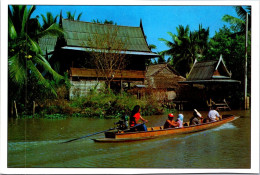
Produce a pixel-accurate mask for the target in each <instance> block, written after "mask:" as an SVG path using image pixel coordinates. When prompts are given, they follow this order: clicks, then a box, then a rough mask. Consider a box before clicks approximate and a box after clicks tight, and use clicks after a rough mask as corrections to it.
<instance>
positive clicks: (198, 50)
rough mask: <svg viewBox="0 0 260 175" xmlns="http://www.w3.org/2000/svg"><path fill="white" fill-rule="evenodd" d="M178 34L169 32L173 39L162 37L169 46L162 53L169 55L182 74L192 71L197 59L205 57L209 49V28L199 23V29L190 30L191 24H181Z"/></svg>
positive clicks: (171, 61)
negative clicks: (184, 25)
mask: <svg viewBox="0 0 260 175" xmlns="http://www.w3.org/2000/svg"><path fill="white" fill-rule="evenodd" d="M176 29H177V35H175V34H172V33H171V32H168V34H169V35H170V36H171V38H172V41H168V40H166V39H163V38H160V39H159V40H161V41H164V42H165V44H166V45H167V46H168V47H169V49H168V50H165V51H162V55H169V56H170V60H168V61H167V62H170V64H171V65H172V66H173V68H174V69H175V70H177V71H178V72H179V73H180V74H181V75H182V76H186V74H187V73H188V72H189V71H190V68H191V66H192V65H193V63H194V61H195V59H198V58H203V56H204V55H205V52H206V51H207V46H208V39H209V28H207V29H204V28H202V25H199V30H198V31H194V32H190V29H189V26H186V27H185V28H184V27H183V26H182V25H179V27H177V28H176Z"/></svg>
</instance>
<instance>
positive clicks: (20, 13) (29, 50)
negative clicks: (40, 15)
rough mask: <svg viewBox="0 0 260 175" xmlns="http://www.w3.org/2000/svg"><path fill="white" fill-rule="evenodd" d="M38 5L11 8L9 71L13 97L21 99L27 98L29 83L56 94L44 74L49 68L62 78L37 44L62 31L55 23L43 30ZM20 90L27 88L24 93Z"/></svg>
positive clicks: (56, 76)
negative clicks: (35, 12) (35, 13)
mask: <svg viewBox="0 0 260 175" xmlns="http://www.w3.org/2000/svg"><path fill="white" fill-rule="evenodd" d="M35 9H36V7H35V6H31V7H30V8H29V9H27V6H23V5H13V6H9V8H8V39H9V42H8V73H9V83H11V84H12V86H10V87H11V88H15V89H13V92H12V96H13V97H14V98H18V97H19V96H22V95H24V96H25V104H26V101H27V84H28V83H29V81H31V83H36V84H38V85H40V86H41V87H42V88H45V89H46V90H49V92H50V93H52V94H54V95H56V92H55V90H54V88H53V87H52V86H51V84H50V83H49V82H48V80H47V79H45V77H44V76H43V75H42V74H41V72H42V71H43V70H46V71H47V72H48V73H49V75H51V76H52V77H53V78H54V79H62V76H60V75H59V74H57V73H56V72H55V71H54V70H53V69H52V68H51V66H50V64H49V63H48V61H47V60H46V59H45V58H44V57H43V56H42V51H41V49H40V47H39V45H38V43H37V41H38V39H39V38H40V37H42V36H45V35H57V34H62V31H61V30H59V28H57V26H55V25H51V26H50V27H49V28H47V29H46V30H41V26H40V24H39V21H38V19H37V18H32V17H31V15H32V13H33V12H34V11H35ZM20 91H25V92H21V93H19V92H20Z"/></svg>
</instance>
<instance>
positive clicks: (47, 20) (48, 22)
mask: <svg viewBox="0 0 260 175" xmlns="http://www.w3.org/2000/svg"><path fill="white" fill-rule="evenodd" d="M41 16H42V20H43V25H42V30H46V29H47V28H49V27H50V26H51V25H52V24H56V23H57V19H58V17H59V15H56V16H55V17H53V15H52V13H50V12H47V14H46V17H45V16H44V15H43V14H41Z"/></svg>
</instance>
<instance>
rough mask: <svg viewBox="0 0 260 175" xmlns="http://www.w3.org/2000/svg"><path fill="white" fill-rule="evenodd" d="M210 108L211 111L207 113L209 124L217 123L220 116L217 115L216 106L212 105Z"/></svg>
mask: <svg viewBox="0 0 260 175" xmlns="http://www.w3.org/2000/svg"><path fill="white" fill-rule="evenodd" d="M212 108H213V109H211V110H210V111H209V113H208V117H209V119H210V122H214V121H218V120H219V119H220V115H219V113H218V107H217V106H216V105H213V106H212Z"/></svg>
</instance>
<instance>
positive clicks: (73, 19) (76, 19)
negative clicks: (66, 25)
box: [67, 11, 82, 21]
mask: <svg viewBox="0 0 260 175" xmlns="http://www.w3.org/2000/svg"><path fill="white" fill-rule="evenodd" d="M75 15H76V11H75V12H74V13H73V14H72V13H71V12H67V19H69V20H72V21H79V20H80V18H81V16H82V12H81V13H80V14H79V15H78V17H77V18H75V17H76V16H75Z"/></svg>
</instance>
